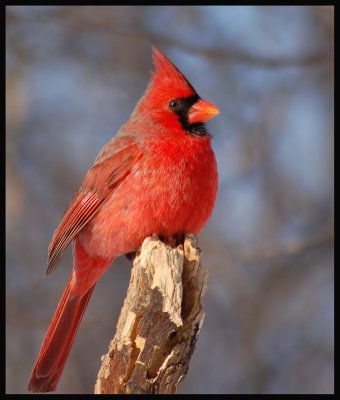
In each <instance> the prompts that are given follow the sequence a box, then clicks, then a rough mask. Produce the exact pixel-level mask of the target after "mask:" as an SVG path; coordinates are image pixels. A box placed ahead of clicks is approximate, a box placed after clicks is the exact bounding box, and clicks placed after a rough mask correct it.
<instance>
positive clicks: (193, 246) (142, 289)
mask: <svg viewBox="0 0 340 400" xmlns="http://www.w3.org/2000/svg"><path fill="white" fill-rule="evenodd" d="M183 247H184V250H183ZM207 281H208V273H207V270H206V269H204V268H203V267H202V266H201V261H200V249H199V248H198V244H197V238H196V237H195V236H194V235H187V236H186V237H185V240H184V246H183V243H182V244H180V245H178V246H177V247H171V246H170V245H168V244H165V243H163V242H161V241H160V240H159V239H158V238H157V237H152V238H147V239H145V240H144V243H143V245H142V247H141V250H140V253H139V254H138V255H137V256H136V258H135V260H134V262H133V268H132V271H131V279H130V284H129V288H128V292H127V297H126V299H125V302H124V305H123V308H122V310H121V314H120V317H119V320H118V324H117V330H116V334H115V337H114V338H113V340H112V341H111V343H110V346H109V351H108V353H107V354H106V355H105V356H103V357H102V366H101V368H100V370H99V373H98V377H97V382H96V385H95V393H96V394H113V393H123V394H128V393H129V394H136V393H149V394H151V393H175V392H176V389H177V385H178V383H179V382H180V381H181V380H182V379H183V378H184V376H185V375H186V373H187V371H188V369H189V362H190V358H191V355H192V353H193V351H194V348H195V343H196V340H197V337H198V335H199V332H200V329H201V326H202V323H203V320H204V315H205V314H204V311H203V305H202V301H203V296H204V293H205V290H206V287H207Z"/></svg>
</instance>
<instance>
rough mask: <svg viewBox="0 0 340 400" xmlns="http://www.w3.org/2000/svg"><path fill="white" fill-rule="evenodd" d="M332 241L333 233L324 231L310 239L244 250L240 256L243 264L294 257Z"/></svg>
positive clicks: (298, 239) (299, 239)
mask: <svg viewBox="0 0 340 400" xmlns="http://www.w3.org/2000/svg"><path fill="white" fill-rule="evenodd" d="M333 241H334V233H333V231H331V230H324V231H322V232H319V233H318V234H316V235H314V236H310V237H306V238H305V237H303V238H297V239H294V240H291V241H288V242H286V243H284V242H281V243H267V244H265V245H263V246H260V247H257V248H254V249H250V250H246V251H244V252H243V254H241V255H240V259H241V260H242V261H243V262H249V261H252V262H253V261H261V260H265V259H268V258H275V257H285V256H294V255H298V254H302V253H304V252H307V251H310V250H313V249H316V248H319V247H321V246H324V245H326V244H331V243H333Z"/></svg>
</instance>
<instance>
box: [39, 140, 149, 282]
mask: <svg viewBox="0 0 340 400" xmlns="http://www.w3.org/2000/svg"><path fill="white" fill-rule="evenodd" d="M128 138H129V139H130V141H129V140H128ZM117 149H118V150H117ZM141 156H142V151H141V150H140V148H139V147H138V145H137V144H136V143H134V142H133V141H132V138H130V137H121V138H119V137H117V138H116V139H115V141H114V142H110V143H108V144H107V145H106V146H105V147H104V148H103V150H102V152H101V153H100V154H99V156H98V157H97V159H96V161H95V164H94V165H93V167H92V168H91V169H90V170H89V171H88V173H87V175H86V176H85V179H84V181H83V183H82V185H81V187H80V189H79V192H78V195H77V196H76V197H75V199H74V200H73V201H72V203H71V204H70V206H69V207H68V209H67V211H66V213H65V215H64V217H63V219H62V220H61V222H60V224H59V226H58V228H57V229H56V231H55V233H54V235H53V237H52V240H51V243H50V245H49V247H48V263H47V271H46V275H48V274H49V273H51V272H52V271H53V270H54V269H55V268H56V266H57V261H58V260H59V258H60V256H61V255H62V253H63V251H64V250H65V248H66V247H67V246H68V245H69V243H70V242H71V241H72V239H74V237H75V236H76V235H77V234H78V233H79V232H80V230H81V229H82V228H83V227H84V226H85V225H86V224H87V223H88V222H89V221H90V219H92V218H93V217H94V215H95V214H96V213H97V212H98V210H99V208H100V205H101V204H102V203H103V202H104V201H105V200H106V199H107V198H108V196H109V195H110V193H111V192H112V191H113V190H114V189H115V188H116V187H117V186H118V185H119V184H120V183H121V182H122V181H123V180H124V179H125V178H126V177H127V176H128V175H129V173H130V171H131V168H132V167H133V166H134V165H135V164H136V162H137V161H138V160H139V159H140V158H141Z"/></svg>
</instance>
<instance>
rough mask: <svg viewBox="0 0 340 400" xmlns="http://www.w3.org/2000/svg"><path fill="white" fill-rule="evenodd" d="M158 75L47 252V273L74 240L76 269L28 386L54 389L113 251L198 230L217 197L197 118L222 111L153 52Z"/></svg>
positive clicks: (114, 254)
mask: <svg viewBox="0 0 340 400" xmlns="http://www.w3.org/2000/svg"><path fill="white" fill-rule="evenodd" d="M152 50H153V61H154V65H155V71H154V72H152V77H151V81H150V83H149V86H148V88H147V90H146V92H145V93H144V95H143V97H142V98H141V99H140V100H139V102H138V103H137V105H136V108H135V109H134V111H133V112H132V114H131V116H130V118H129V119H128V120H127V122H126V123H125V124H124V125H123V126H122V127H121V128H120V130H119V132H118V134H117V135H116V136H115V137H114V138H113V139H112V140H110V141H109V142H108V143H107V144H106V145H105V146H104V147H103V149H102V150H101V151H100V153H99V154H98V156H97V158H96V160H95V162H94V164H93V166H92V167H91V168H90V170H89V171H88V172H87V174H86V176H85V178H84V181H83V183H82V185H81V186H80V188H79V190H78V191H77V193H76V195H75V196H74V198H73V200H72V201H71V203H70V205H69V207H68V209H67V210H66V212H65V215H64V217H63V219H62V220H61V222H60V224H59V226H58V228H57V229H56V231H55V233H54V235H53V237H52V240H51V243H50V245H49V248H48V266H47V271H46V274H49V273H50V272H52V271H53V270H54V269H55V268H56V265H57V261H58V259H59V258H60V256H61V255H62V253H63V251H64V250H65V248H66V247H67V246H68V245H69V244H70V243H71V242H73V270H72V274H71V277H70V279H69V281H68V283H67V286H66V288H65V290H64V293H63V295H62V297H61V299H60V301H59V304H58V307H57V309H56V311H55V314H54V316H53V318H52V321H51V323H50V326H49V328H48V331H47V333H46V336H45V339H44V341H43V343H42V346H41V349H40V352H39V355H38V357H37V361H36V363H35V365H34V368H33V371H32V374H31V378H30V381H29V385H28V389H29V390H30V391H32V392H49V391H54V390H55V389H56V386H57V383H58V381H59V379H60V377H61V374H62V371H63V369H64V366H65V362H66V359H67V356H68V354H69V352H70V349H71V346H72V343H73V340H74V338H75V335H76V332H77V330H78V327H79V324H80V321H81V319H82V316H83V314H84V311H85V308H86V306H87V303H88V301H89V300H90V297H91V295H92V292H93V289H94V287H95V285H96V283H97V281H98V280H99V279H100V278H101V276H102V275H103V273H104V272H105V271H106V270H107V269H108V268H109V266H110V265H111V263H112V261H113V260H114V259H115V258H116V257H117V256H120V255H123V254H126V253H131V252H133V251H135V250H136V249H137V248H138V247H139V246H140V245H141V244H142V242H143V240H144V239H145V238H146V237H148V236H150V235H152V234H154V233H156V234H158V235H160V236H161V237H162V238H165V239H170V238H171V237H173V236H174V235H177V234H185V233H188V232H192V233H195V234H197V233H198V232H199V231H200V230H201V228H202V227H203V226H204V224H205V223H206V221H207V219H208V218H209V216H210V214H211V212H212V209H213V205H214V202H215V197H216V192H217V168H216V160H215V156H214V153H213V151H212V149H211V146H210V139H211V137H210V135H209V133H208V131H207V130H206V128H205V126H204V124H203V123H204V122H206V121H207V120H208V119H210V118H212V117H213V116H215V115H217V114H218V113H219V110H218V108H217V107H215V106H214V105H212V104H210V103H208V102H207V101H205V100H203V99H201V98H200V97H199V95H198V94H197V92H196V91H195V89H194V88H193V87H192V86H191V84H190V83H189V82H188V80H187V79H186V78H185V77H184V76H183V74H182V73H181V72H180V71H179V70H178V69H177V68H176V66H175V65H174V64H172V63H171V62H170V61H169V60H168V58H166V57H165V55H164V54H162V53H161V52H160V51H159V50H157V49H156V48H155V47H153V49H152Z"/></svg>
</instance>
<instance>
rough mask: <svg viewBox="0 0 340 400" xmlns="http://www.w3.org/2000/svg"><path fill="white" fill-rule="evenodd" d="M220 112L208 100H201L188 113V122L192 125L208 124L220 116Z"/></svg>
mask: <svg viewBox="0 0 340 400" xmlns="http://www.w3.org/2000/svg"><path fill="white" fill-rule="evenodd" d="M219 113H220V110H219V109H218V108H217V107H216V106H214V105H213V104H211V103H208V102H207V101H206V100H203V99H199V100H198V102H197V103H195V104H194V105H193V106H192V107H191V108H190V110H189V112H188V120H189V123H190V124H194V123H195V122H206V121H208V120H209V119H210V118H212V117H215V115H217V114H219Z"/></svg>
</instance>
